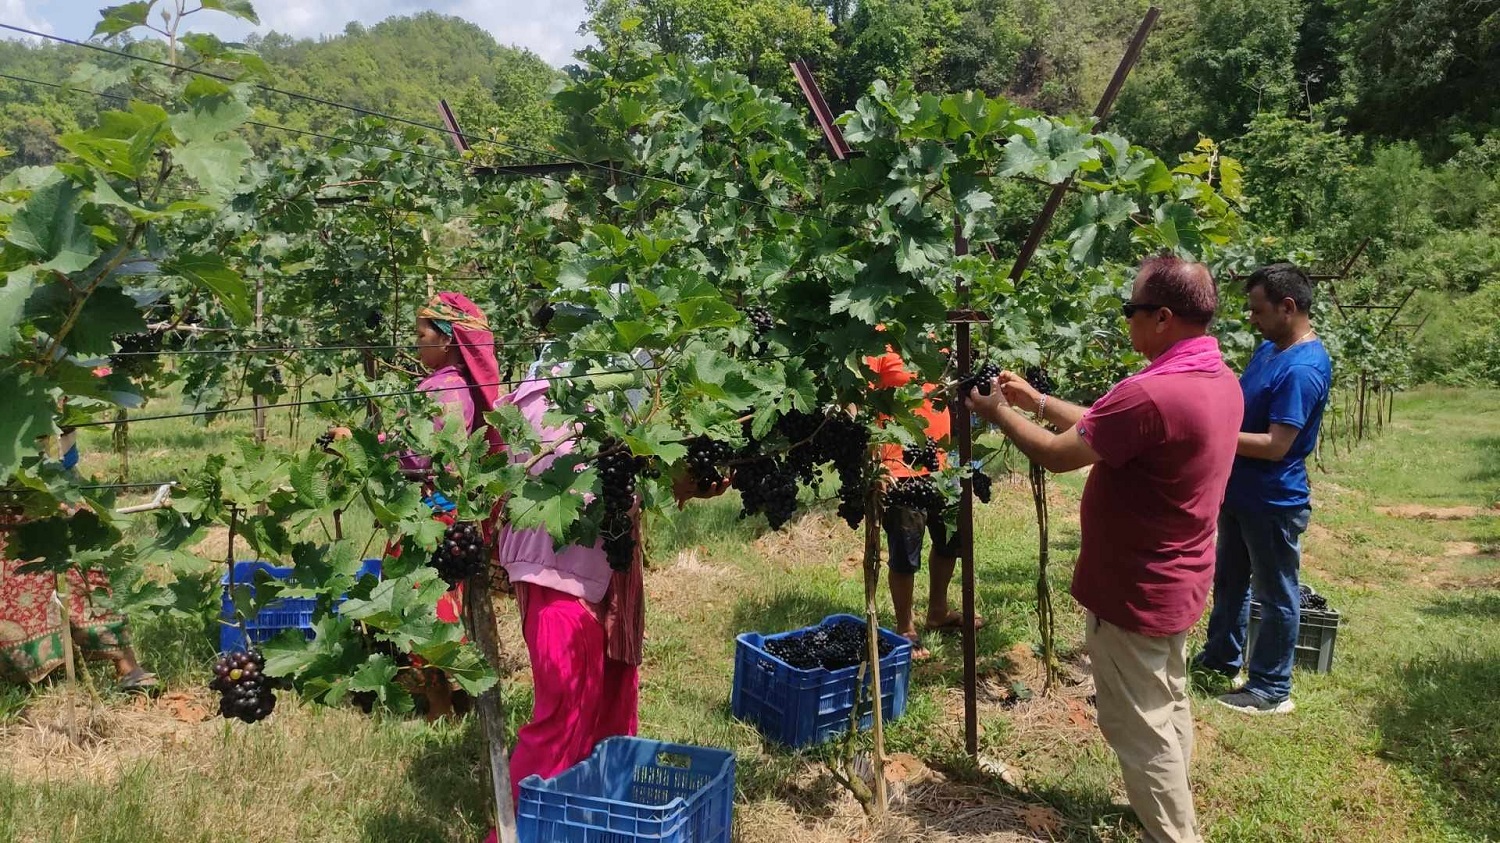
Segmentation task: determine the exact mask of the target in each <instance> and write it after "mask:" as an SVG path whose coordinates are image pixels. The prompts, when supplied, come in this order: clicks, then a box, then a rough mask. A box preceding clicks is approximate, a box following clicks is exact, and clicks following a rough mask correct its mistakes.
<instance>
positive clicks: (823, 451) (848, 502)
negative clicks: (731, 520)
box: [733, 410, 870, 530]
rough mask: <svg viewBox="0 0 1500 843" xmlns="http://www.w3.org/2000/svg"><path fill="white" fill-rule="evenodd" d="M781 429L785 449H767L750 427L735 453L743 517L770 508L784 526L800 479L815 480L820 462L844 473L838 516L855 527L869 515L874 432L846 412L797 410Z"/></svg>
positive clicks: (773, 520)
mask: <svg viewBox="0 0 1500 843" xmlns="http://www.w3.org/2000/svg"><path fill="white" fill-rule="evenodd" d="M776 431H777V432H778V433H779V434H781V436H782V438H783V439H785V440H786V442H787V448H786V450H785V452H784V453H780V454H768V453H766V452H765V450H764V448H763V446H762V443H761V442H759V441H758V440H756V439H755V437H754V436H752V435H751V434H750V432H749V429H748V424H747V426H746V445H745V446H744V447H743V448H741V449H740V450H739V451H738V452H737V453H736V454H735V458H734V464H735V470H734V480H733V485H734V488H735V489H737V490H738V491H739V493H740V500H741V502H742V504H743V509H742V510H741V512H740V517H741V518H748V517H749V516H752V515H756V514H759V513H765V516H766V521H767V523H769V524H770V525H771V528H772V529H773V530H774V529H779V528H780V527H781V526H782V525H783V524H785V523H786V522H787V521H789V520H791V518H792V516H793V515H795V514H796V512H797V487H798V484H799V483H801V484H807V483H812V482H814V481H815V480H816V479H817V478H818V469H819V468H820V467H821V466H824V465H828V464H830V463H831V464H832V465H833V467H834V470H835V471H836V472H837V474H838V477H839V517H840V518H843V519H844V520H845V521H846V522H848V524H849V526H850V527H857V526H859V523H860V522H861V521H862V520H864V515H865V500H864V499H865V491H866V489H867V488H868V481H867V479H866V477H865V469H866V463H867V462H868V459H869V444H870V433H869V431H868V430H867V429H865V426H864V425H862V424H860V423H859V422H858V421H857V420H855V419H852V418H850V417H849V416H847V415H845V414H843V413H833V414H832V415H828V416H824V415H819V414H815V413H805V412H801V411H798V410H793V411H792V412H789V413H786V414H784V415H783V416H781V417H780V418H779V419H777V422H776Z"/></svg>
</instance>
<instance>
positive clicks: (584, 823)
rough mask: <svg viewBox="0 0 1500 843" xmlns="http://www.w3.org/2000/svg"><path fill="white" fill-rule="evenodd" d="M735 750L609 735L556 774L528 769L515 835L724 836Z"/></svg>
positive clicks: (555, 840)
mask: <svg viewBox="0 0 1500 843" xmlns="http://www.w3.org/2000/svg"><path fill="white" fill-rule="evenodd" d="M733 829H734V753H732V752H729V751H727V750H722V749H705V748H703V747H696V746H682V745H680V744H671V743H662V742H660V741H650V740H642V739H640V738H609V739H608V740H605V741H602V742H600V743H599V744H598V745H597V746H595V747H594V751H593V753H592V754H590V755H589V757H588V758H586V759H584V760H583V761H581V762H579V763H577V764H575V765H573V766H572V767H570V768H568V769H567V770H564V771H563V772H562V773H559V774H558V776H557V777H556V778H552V779H542V778H541V777H540V776H527V777H526V778H525V779H524V780H522V782H521V799H520V802H519V803H518V804H517V806H516V831H517V834H518V836H519V837H520V840H521V843H629V841H635V840H660V841H666V843H730V835H731V833H732V831H733Z"/></svg>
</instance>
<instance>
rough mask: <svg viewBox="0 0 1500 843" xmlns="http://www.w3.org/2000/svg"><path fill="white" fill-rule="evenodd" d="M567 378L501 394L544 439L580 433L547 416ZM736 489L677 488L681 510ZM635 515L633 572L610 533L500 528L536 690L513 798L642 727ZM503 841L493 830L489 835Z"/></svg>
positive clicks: (683, 483) (548, 378)
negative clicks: (615, 554) (612, 557)
mask: <svg viewBox="0 0 1500 843" xmlns="http://www.w3.org/2000/svg"><path fill="white" fill-rule="evenodd" d="M564 377H565V376H564V375H562V374H561V369H560V368H549V367H547V366H540V367H538V368H535V369H533V371H532V373H531V374H530V375H529V376H528V377H527V379H526V380H525V381H523V382H522V383H520V384H519V385H517V387H516V388H515V389H514V390H513V391H511V392H510V393H508V394H507V395H505V396H504V397H502V398H501V399H500V403H501V404H511V405H514V406H515V407H516V408H517V409H519V410H520V412H521V415H522V416H523V417H525V418H526V420H527V421H528V422H529V423H530V424H531V426H532V429H533V430H534V431H536V434H537V439H538V440H539V441H540V442H541V443H542V444H543V446H551V445H552V444H553V443H556V442H558V440H559V439H563V438H565V437H567V436H568V435H569V433H570V432H571V429H570V428H568V427H562V426H549V425H547V424H546V423H545V422H544V421H543V417H544V416H545V414H546V412H547V410H548V409H549V408H550V405H551V402H550V401H549V399H548V396H547V392H548V389H549V387H550V386H551V384H552V383H553V382H554V381H557V380H561V379H563V378H564ZM596 385H598V384H597V382H596ZM572 446H573V443H572V442H562V443H561V444H559V445H558V446H557V447H556V448H555V450H554V451H553V453H552V454H551V455H549V456H548V457H545V458H543V459H542V460H539V461H538V462H537V464H536V465H534V466H532V468H531V470H532V472H533V473H540V472H542V471H545V470H546V469H547V468H548V467H549V466H550V465H551V464H552V462H553V460H554V459H555V458H556V457H557V456H561V455H563V454H566V453H568V452H569V451H571V450H572ZM510 458H511V460H512V461H517V462H524V461H526V460H528V459H529V455H528V454H525V453H519V452H515V451H513V452H512V453H511V455H510ZM728 488H729V481H728V480H727V479H726V480H724V481H723V482H721V483H719V484H717V485H715V486H713V487H710V488H708V489H699V488H698V486H697V484H696V483H695V482H694V481H693V480H692V479H691V478H689V477H687V476H686V475H683V476H682V477H678V478H676V480H675V481H674V483H673V488H672V492H673V495H674V496H675V497H676V499H677V503H678V506H679V507H681V506H682V505H684V504H685V503H686V502H687V501H688V500H690V499H692V498H711V497H715V496H717V495H721V494H723V493H724V492H725V491H726V490H727V489H728ZM635 515H636V517H635V525H634V529H635V539H636V541H635V554H634V557H633V558H632V559H631V561H630V565H629V566H628V567H626V568H625V569H623V570H614V569H612V568H611V567H610V564H609V559H608V557H607V556H606V554H605V551H604V544H603V541H602V540H600V541H596V542H595V543H594V545H593V546H590V547H585V546H582V545H567V546H565V547H561V548H559V547H557V546H556V543H555V542H554V541H553V539H552V536H551V535H549V534H548V533H547V531H546V530H545V529H541V528H532V529H527V530H520V529H516V528H514V527H511V526H510V525H508V524H502V525H501V526H500V528H499V531H498V537H497V547H496V555H497V557H498V560H499V563H500V565H501V566H502V567H503V568H504V569H505V572H506V574H507V576H508V578H509V580H510V582H511V584H512V586H513V587H514V589H515V595H516V602H517V603H518V604H519V607H520V611H521V622H522V623H521V634H522V637H523V638H524V639H525V641H526V651H527V654H528V656H529V657H530V659H531V675H532V683H533V690H534V693H533V703H532V710H531V720H530V721H529V722H528V723H527V724H526V725H525V726H522V727H521V729H520V732H519V733H518V734H517V736H516V746H515V749H514V751H513V752H512V754H511V759H510V775H511V791H512V794H511V795H512V798H513V799H515V800H516V801H517V802H518V801H519V793H520V784H521V782H522V781H523V780H524V779H526V778H527V777H528V776H532V775H536V776H540V777H541V778H543V779H547V778H552V777H553V776H556V775H557V774H558V773H561V772H562V771H564V770H566V769H568V768H569V767H571V766H573V765H574V764H577V763H578V762H580V761H582V760H584V759H585V758H587V757H588V756H589V754H590V753H591V752H593V750H594V745H595V744H597V743H598V742H599V741H602V740H604V739H605V738H609V737H615V736H619V735H634V734H635V733H636V726H637V723H638V721H639V707H638V705H639V689H640V677H639V668H640V664H641V656H642V647H643V644H644V638H645V600H644V588H643V583H642V559H641V541H640V537H641V524H640V517H639V512H637V513H636V514H635ZM494 839H495V836H494V833H493V832H492V833H491V835H490V837H489V838H488V840H490V841H492V840H494Z"/></svg>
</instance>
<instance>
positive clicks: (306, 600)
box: [219, 559, 380, 653]
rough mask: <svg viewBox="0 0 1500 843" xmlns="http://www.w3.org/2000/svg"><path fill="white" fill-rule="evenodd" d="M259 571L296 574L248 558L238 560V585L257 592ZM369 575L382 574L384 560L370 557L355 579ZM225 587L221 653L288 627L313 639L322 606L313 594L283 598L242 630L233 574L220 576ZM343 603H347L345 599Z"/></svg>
mask: <svg viewBox="0 0 1500 843" xmlns="http://www.w3.org/2000/svg"><path fill="white" fill-rule="evenodd" d="M257 571H265V572H266V574H267V575H268V576H270V577H271V578H273V579H278V580H284V579H287V578H288V577H290V576H291V575H292V569H291V568H290V567H281V566H278V565H272V564H271V563H269V562H261V561H258V560H247V561H241V562H236V563H234V582H235V585H237V586H242V587H245V588H248V589H250V592H251V593H252V594H254V593H255V574H256V572H257ZM366 576H373V577H376V578H377V579H378V578H379V577H380V560H379V559H366V560H365V561H364V563H363V564H361V565H360V566H359V572H358V573H357V574H355V577H354V578H355V579H356V580H358V579H363V578H364V577H366ZM219 583H220V584H221V585H222V586H223V592H222V594H221V596H220V604H219V618H220V619H221V620H222V621H224V622H223V623H220V624H219V652H221V653H227V652H229V651H230V650H242V649H244V648H245V647H246V646H248V645H249V644H259V643H261V642H262V641H267V640H269V639H271V638H274V637H276V636H277V635H278V634H279V633H280V632H281V631H282V630H285V629H300V630H302V632H303V634H304V635H305V636H307V637H308V638H312V622H313V611H314V610H316V609H317V607H318V601H317V600H315V599H313V598H311V597H283V598H282V599H280V600H277V601H275V602H274V603H271V604H270V605H268V606H266V607H265V608H264V609H261V610H260V612H259V613H258V614H257V615H256V616H255V617H253V618H246V619H245V629H244V631H243V632H242V631H241V630H240V627H239V624H238V623H236V622H235V614H234V599H233V598H232V597H231V596H230V594H229V575H228V574H225V575H224V576H222V577H220V578H219ZM339 602H343V600H342V598H341V599H340V601H339ZM245 633H249V639H250V640H249V641H248V642H247V641H246V640H245Z"/></svg>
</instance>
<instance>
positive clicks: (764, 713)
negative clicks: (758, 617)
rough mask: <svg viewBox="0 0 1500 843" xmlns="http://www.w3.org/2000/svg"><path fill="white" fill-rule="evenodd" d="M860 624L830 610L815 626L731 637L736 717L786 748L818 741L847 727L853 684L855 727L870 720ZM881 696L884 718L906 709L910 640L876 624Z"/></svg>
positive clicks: (862, 626) (862, 625)
mask: <svg viewBox="0 0 1500 843" xmlns="http://www.w3.org/2000/svg"><path fill="white" fill-rule="evenodd" d="M868 647H869V645H868V642H867V641H866V638H865V623H864V621H863V620H861V619H859V618H857V617H855V616H854V615H830V616H828V617H826V618H824V619H823V622H822V623H820V624H818V625H817V626H810V627H806V628H804V629H798V630H793V631H791V632H783V633H780V634H779V635H761V634H760V633H756V632H747V633H744V634H742V635H740V636H739V637H738V638H736V639H735V653H734V696H733V698H732V702H731V708H732V710H733V712H734V716H735V717H736V718H738V719H740V720H743V721H745V722H747V723H751V724H753V725H754V726H755V727H756V728H758V729H759V730H760V733H761V734H762V735H764V736H765V737H767V738H769V739H771V740H773V741H776V742H777V743H780V744H783V745H785V746H789V747H801V746H808V745H811V744H818V743H822V742H823V741H826V740H828V739H829V738H833V737H837V736H839V735H842V734H844V733H845V732H847V731H848V729H849V721H850V719H851V717H852V715H853V714H854V705H855V698H856V691H859V697H860V698H861V700H862V703H863V709H864V710H863V711H861V712H860V717H859V728H861V729H867V728H869V727H870V724H871V722H872V721H873V720H874V710H873V706H872V705H871V704H870V702H869V698H870V696H871V694H870V687H871V681H870V680H871V677H870V676H869V671H868V670H867V671H865V674H864V679H863V688H857V687H856V683H858V682H860V676H861V672H860V667H859V665H860V662H861V661H864V656H865V653H866V652H867V651H868ZM879 648H880V691H881V693H880V701H881V709H882V710H883V712H884V714H885V720H886V722H890V721H892V720H895V719H897V718H898V717H900V716H901V715H902V714H904V713H906V693H907V687H908V685H909V684H910V682H911V642H909V641H907V640H906V639H905V638H903V637H901V636H900V635H897V634H896V633H894V632H891V631H890V630H886V629H882V630H880V639H879Z"/></svg>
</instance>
